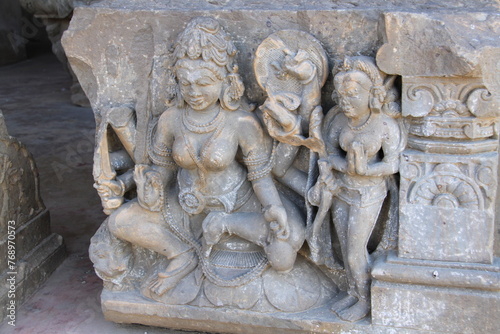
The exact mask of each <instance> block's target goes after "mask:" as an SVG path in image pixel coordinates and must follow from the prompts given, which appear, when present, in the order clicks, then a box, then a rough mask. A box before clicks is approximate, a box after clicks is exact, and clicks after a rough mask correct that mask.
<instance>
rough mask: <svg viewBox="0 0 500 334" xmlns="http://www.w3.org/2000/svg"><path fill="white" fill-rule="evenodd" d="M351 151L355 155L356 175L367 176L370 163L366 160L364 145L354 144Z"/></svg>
mask: <svg viewBox="0 0 500 334" xmlns="http://www.w3.org/2000/svg"><path fill="white" fill-rule="evenodd" d="M351 150H352V151H353V153H354V165H355V167H356V174H358V175H365V174H366V171H367V169H368V166H367V163H368V162H367V158H366V154H365V149H364V147H363V144H361V143H360V142H357V141H355V142H353V143H352V148H351Z"/></svg>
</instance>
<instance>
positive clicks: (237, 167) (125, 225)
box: [100, 17, 305, 296]
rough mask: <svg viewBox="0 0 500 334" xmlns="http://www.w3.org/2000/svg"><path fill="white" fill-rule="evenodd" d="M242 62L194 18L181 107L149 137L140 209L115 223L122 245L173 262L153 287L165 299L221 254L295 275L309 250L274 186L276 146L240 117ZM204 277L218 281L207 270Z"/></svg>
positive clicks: (297, 218)
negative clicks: (261, 258)
mask: <svg viewBox="0 0 500 334" xmlns="http://www.w3.org/2000/svg"><path fill="white" fill-rule="evenodd" d="M235 55H236V48H235V46H234V44H233V42H232V41H231V40H230V38H229V36H228V35H227V33H226V32H225V31H224V30H223V29H222V27H221V26H220V25H219V23H218V22H217V21H216V20H214V19H212V18H208V17H200V18H196V19H194V20H193V21H191V22H190V23H189V24H188V26H187V28H186V29H185V30H184V31H183V32H182V33H181V34H180V36H179V37H178V39H177V41H176V43H175V46H174V52H173V56H174V64H173V72H174V74H175V78H176V87H177V90H176V91H177V103H176V104H175V105H173V106H172V107H170V108H168V109H167V110H166V111H164V112H163V113H162V115H161V116H160V117H159V119H158V120H157V121H156V122H154V126H152V127H151V132H150V136H149V139H148V142H149V145H148V146H149V148H148V155H149V159H150V161H151V164H138V165H136V167H135V172H134V180H135V183H136V186H137V199H134V200H131V201H129V202H127V203H125V204H123V205H121V206H120V207H119V208H118V209H117V210H116V211H114V212H113V213H112V215H111V216H110V218H109V222H108V226H109V231H110V233H111V234H112V235H113V236H114V237H116V238H117V239H119V240H121V241H125V242H128V243H130V244H132V245H134V246H140V247H143V248H147V249H150V250H153V251H155V252H157V253H158V254H161V255H163V256H165V257H166V258H168V259H169V260H170V261H169V262H168V265H167V266H166V267H165V268H164V269H163V270H160V271H159V272H158V273H157V277H156V278H155V279H153V280H151V283H150V285H149V290H150V291H151V292H152V293H153V294H155V295H158V296H161V295H162V294H164V293H165V292H166V291H168V290H170V289H172V288H173V287H175V286H176V285H177V284H178V282H179V281H180V280H182V279H183V278H184V277H186V275H188V274H189V273H190V272H192V271H193V270H194V268H196V267H197V266H198V265H199V264H203V263H205V262H206V261H207V260H208V258H209V256H210V254H211V252H212V250H213V247H214V246H215V245H217V248H218V249H219V250H227V251H229V252H233V253H235V252H238V251H245V250H252V249H256V248H260V249H263V252H264V254H265V257H266V258H267V260H268V262H269V263H270V265H271V266H272V267H273V268H274V269H275V270H276V271H278V272H287V271H290V270H291V269H292V268H293V265H294V262H295V258H296V255H297V251H298V250H299V248H300V247H301V246H302V244H303V242H304V238H305V232H304V218H303V217H302V215H301V213H300V212H299V210H298V208H296V207H295V206H294V205H293V204H292V203H291V202H290V201H289V200H287V199H286V198H284V197H282V196H281V195H280V193H279V192H278V191H277V189H276V187H275V185H274V183H273V180H272V178H271V176H270V172H271V170H272V168H273V151H274V149H273V147H274V146H275V145H273V141H272V140H271V138H270V137H268V135H267V134H266V133H265V132H264V131H263V129H262V127H261V125H260V123H259V121H258V119H257V118H256V117H255V116H254V115H253V114H251V113H250V112H248V111H245V110H243V109H241V108H240V99H241V97H242V95H243V91H244V87H243V83H242V81H241V79H240V76H239V75H238V73H237V72H238V66H237V65H236V64H235V62H234V57H235ZM108 183H109V182H108ZM113 184H114V185H116V182H114V183H113ZM100 192H101V193H106V191H103V189H102V186H101V187H100ZM115 193H116V191H115ZM200 236H201V237H200ZM200 241H201V242H200ZM199 267H202V268H203V270H204V273H205V275H206V276H208V277H210V276H211V273H210V270H209V266H208V265H200V266H199Z"/></svg>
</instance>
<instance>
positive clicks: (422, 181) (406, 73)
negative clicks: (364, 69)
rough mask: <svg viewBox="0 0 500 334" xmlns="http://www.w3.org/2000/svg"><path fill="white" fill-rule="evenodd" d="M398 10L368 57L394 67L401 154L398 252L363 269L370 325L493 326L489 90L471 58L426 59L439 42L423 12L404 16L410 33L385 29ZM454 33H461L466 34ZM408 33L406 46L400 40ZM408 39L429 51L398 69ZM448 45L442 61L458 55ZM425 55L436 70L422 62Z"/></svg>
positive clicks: (495, 275) (495, 267)
mask: <svg viewBox="0 0 500 334" xmlns="http://www.w3.org/2000/svg"><path fill="white" fill-rule="evenodd" d="M397 15H398V14H395V15H394V16H387V17H386V24H387V25H388V31H389V30H391V32H388V40H389V43H388V44H386V48H385V49H384V47H383V48H382V49H381V51H379V54H378V58H377V59H378V60H379V59H380V60H381V63H382V64H383V65H382V67H383V68H384V70H386V71H388V72H390V73H395V72H396V73H399V74H402V94H401V95H402V110H403V116H405V117H406V120H407V123H408V131H409V136H408V144H407V148H406V150H405V151H404V152H403V153H402V155H401V166H400V177H401V178H400V199H399V205H400V207H399V212H400V220H399V244H398V251H397V253H396V252H394V253H390V254H389V255H388V256H387V258H385V259H380V261H379V262H378V263H377V264H376V265H375V267H374V269H373V271H372V275H373V277H374V281H373V285H372V303H373V305H372V307H373V308H372V319H373V323H374V324H379V325H386V326H387V325H390V326H395V327H405V328H414V329H424V330H439V331H445V332H448V331H449V332H476V331H479V332H485V333H486V332H488V333H490V332H495V331H496V326H497V323H496V322H494V321H491V319H492V317H493V316H494V313H495V312H498V311H497V310H498V309H499V307H500V266H499V262H498V258H495V257H494V247H493V245H494V235H495V199H496V193H497V184H498V177H497V169H498V122H499V118H498V116H499V110H498V105H497V103H496V100H495V98H496V97H495V96H494V94H493V92H492V91H491V90H490V89H489V88H487V87H486V86H485V83H487V82H488V81H487V80H486V79H485V77H486V76H487V75H488V73H486V72H485V71H484V68H483V69H482V70H483V72H482V73H481V71H478V70H477V68H476V70H474V69H473V67H474V66H471V68H470V69H469V70H470V71H471V72H470V73H469V74H467V75H462V76H459V75H456V76H444V75H452V74H453V73H452V71H454V70H456V71H457V72H458V69H456V68H452V67H451V66H450V67H449V68H446V67H445V66H444V65H443V66H441V67H440V66H438V65H436V61H437V60H436V59H432V57H438V56H439V55H438V54H436V53H434V54H432V53H431V50H435V46H436V44H437V45H439V43H443V41H438V42H436V41H428V40H426V39H425V38H426V37H425V34H423V32H422V31H419V30H418V26H419V25H422V21H426V20H427V18H424V19H423V18H422V17H416V16H418V15H415V17H412V18H410V20H414V21H413V22H410V23H408V25H407V27H408V26H412V24H413V28H407V29H408V30H411V29H413V31H410V32H409V33H408V31H407V32H406V33H407V36H408V35H410V37H409V38H408V41H406V40H405V38H406V37H403V34H405V32H404V31H403V32H401V35H398V34H399V33H395V32H394V31H392V29H394V26H393V25H397V24H402V22H403V21H400V22H398V20H399V19H400V18H398V17H397ZM408 15H409V14H408ZM429 21H430V20H429ZM445 23H446V22H443V24H442V26H445ZM391 26H392V27H391ZM429 29H430V28H429ZM412 35H413V36H412ZM463 35H464V36H466V37H467V32H466V31H464V32H463ZM412 38H414V39H413V40H412ZM410 40H412V45H413V46H408V45H409V44H406V43H409V41H410ZM415 40H416V41H417V42H415ZM396 41H397V42H398V43H399V47H400V48H401V49H405V47H407V49H406V51H402V52H401V53H402V54H403V55H402V54H399V55H397V58H398V59H397V60H396V62H395V64H394V65H390V64H388V63H387V62H385V61H384V60H383V59H382V58H385V57H388V56H389V55H391V56H392V57H396V53H397V50H396V48H394V46H395V45H396V44H394V45H391V44H392V43H394V42H396ZM419 43H421V44H419ZM416 45H418V47H419V48H421V49H423V51H422V50H420V51H419V52H422V54H425V51H429V53H428V59H422V60H421V63H414V64H408V65H406V66H407V68H403V67H398V64H397V63H398V61H399V59H404V58H405V52H408V53H411V52H414V51H412V50H413V49H414V48H415V46H416ZM389 47H391V48H392V50H390V49H389ZM426 49H428V50H426ZM415 52H416V51H415ZM455 52H456V53H453V54H451V55H449V57H450V58H449V59H448V60H449V63H452V60H457V61H458V60H463V58H464V57H463V55H458V51H455ZM476 56H477V55H476ZM478 58H480V57H476V58H475V59H476V62H477V59H478ZM431 61H432V62H433V63H432V64H433V66H436V68H430V66H425V64H426V62H427V63H431ZM471 64H472V65H474V63H472V62H470V63H468V64H467V65H468V66H469V65H471ZM419 66H420V67H419ZM478 67H479V66H478ZM447 72H448V73H447ZM433 73H434V75H432V74H433ZM438 73H439V75H438ZM456 74H459V73H456Z"/></svg>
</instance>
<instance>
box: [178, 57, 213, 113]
mask: <svg viewBox="0 0 500 334" xmlns="http://www.w3.org/2000/svg"><path fill="white" fill-rule="evenodd" d="M214 66H215V65H213V64H211V63H207V62H205V61H203V60H191V59H183V60H182V63H181V65H180V66H178V68H177V80H178V82H179V87H180V91H181V94H182V97H183V98H184V101H186V103H187V104H188V105H189V106H190V107H191V108H192V109H193V110H195V111H204V110H207V109H210V108H211V107H212V106H214V105H215V104H216V103H217V101H218V100H219V97H220V95H221V89H222V80H221V79H220V78H219V77H220V76H218V75H217V74H218V73H217V72H216V71H215V70H214V69H212V67H214Z"/></svg>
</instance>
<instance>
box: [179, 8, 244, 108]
mask: <svg viewBox="0 0 500 334" xmlns="http://www.w3.org/2000/svg"><path fill="white" fill-rule="evenodd" d="M237 52H238V51H237V49H236V47H235V46H234V43H233V42H232V41H231V38H230V36H229V34H227V33H226V32H225V31H224V29H223V28H222V27H221V25H220V24H219V22H218V21H217V20H215V19H213V18H211V17H197V18H194V19H193V20H191V22H189V23H188V25H187V27H186V29H184V31H183V32H182V33H181V34H180V35H179V37H178V38H177V40H176V42H175V44H174V51H173V56H174V59H175V65H174V70H177V69H178V68H181V67H182V66H183V63H184V60H186V59H191V60H197V59H201V60H203V61H204V62H205V63H206V64H205V65H203V67H205V68H207V69H210V70H211V71H212V72H213V73H214V74H215V75H216V76H217V78H219V79H220V80H223V81H224V87H223V89H222V94H221V98H220V102H221V104H222V106H223V107H224V108H225V109H227V110H236V109H237V108H238V107H239V104H240V99H241V97H242V96H243V92H244V90H245V87H244V86H243V82H242V81H241V78H240V76H239V74H238V66H237V65H236V64H235V62H234V57H235V56H236V54H237ZM179 96H180V95H179ZM181 100H182V98H181ZM179 102H180V103H181V104H182V102H183V101H179Z"/></svg>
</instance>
